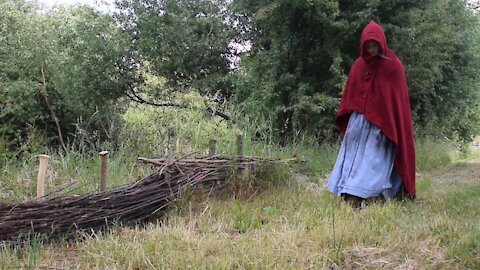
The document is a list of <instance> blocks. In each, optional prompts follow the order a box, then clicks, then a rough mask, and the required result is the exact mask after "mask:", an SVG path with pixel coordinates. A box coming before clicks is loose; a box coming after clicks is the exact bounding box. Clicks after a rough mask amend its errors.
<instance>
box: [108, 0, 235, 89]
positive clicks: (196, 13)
mask: <svg viewBox="0 0 480 270" xmlns="http://www.w3.org/2000/svg"><path fill="white" fill-rule="evenodd" d="M227 6H228V1H223V0H222V1H209V0H181V1H178V0H161V1H157V0H122V1H118V4H117V8H119V9H120V12H119V14H117V16H116V19H117V20H118V22H119V23H120V24H121V25H122V26H123V28H124V30H125V31H126V32H127V33H128V34H129V42H130V45H131V47H132V48H131V50H132V51H136V52H138V55H139V56H141V58H140V59H137V61H138V62H137V63H136V64H138V65H142V63H143V62H144V61H147V62H149V63H150V65H151V66H152V68H153V71H154V74H155V75H159V76H162V77H165V78H166V79H167V82H168V87H169V89H170V91H172V92H175V91H178V90H184V89H187V88H189V87H195V88H197V89H199V90H200V92H202V93H208V92H211V93H215V92H217V90H218V91H220V92H222V93H223V94H229V91H230V89H228V86H227V85H225V84H224V83H223V79H222V77H223V76H224V75H225V74H227V72H228V70H229V62H228V58H227V56H229V55H230V54H231V52H230V49H229V42H230V40H231V39H232V38H233V36H232V33H233V32H232V29H231V27H230V26H229V25H228V24H226V21H227V19H228V17H227V15H226V13H225V8H226V7H227Z"/></svg>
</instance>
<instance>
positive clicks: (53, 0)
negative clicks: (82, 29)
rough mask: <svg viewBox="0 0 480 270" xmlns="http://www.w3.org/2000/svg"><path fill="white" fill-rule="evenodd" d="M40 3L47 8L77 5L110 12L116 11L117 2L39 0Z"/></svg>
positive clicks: (100, 0)
mask: <svg viewBox="0 0 480 270" xmlns="http://www.w3.org/2000/svg"><path fill="white" fill-rule="evenodd" d="M38 2H39V3H41V4H45V5H46V6H47V7H53V6H59V5H75V4H80V5H88V6H92V7H96V8H98V9H99V10H102V11H106V12H108V11H111V10H113V9H114V8H113V7H114V2H115V0H38Z"/></svg>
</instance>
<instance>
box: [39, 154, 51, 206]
mask: <svg viewBox="0 0 480 270" xmlns="http://www.w3.org/2000/svg"><path fill="white" fill-rule="evenodd" d="M38 159H39V161H40V164H39V166H38V175H37V199H40V198H41V197H43V196H44V195H45V177H46V175H47V167H48V160H49V159H50V156H48V155H39V156H38Z"/></svg>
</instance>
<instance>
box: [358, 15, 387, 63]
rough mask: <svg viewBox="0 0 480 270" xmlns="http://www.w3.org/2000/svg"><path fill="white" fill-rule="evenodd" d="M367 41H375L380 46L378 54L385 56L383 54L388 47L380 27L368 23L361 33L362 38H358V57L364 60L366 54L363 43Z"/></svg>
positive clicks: (373, 23)
mask: <svg viewBox="0 0 480 270" xmlns="http://www.w3.org/2000/svg"><path fill="white" fill-rule="evenodd" d="M367 40H375V41H376V42H378V43H379V44H380V54H385V52H387V48H388V47H387V38H386V37H385V32H383V29H382V27H381V26H380V25H378V24H377V23H376V22H374V21H370V23H369V24H368V25H367V26H366V27H365V28H364V29H363V31H362V36H361V38H360V57H364V58H365V56H367V52H365V42H367ZM367 58H368V56H367Z"/></svg>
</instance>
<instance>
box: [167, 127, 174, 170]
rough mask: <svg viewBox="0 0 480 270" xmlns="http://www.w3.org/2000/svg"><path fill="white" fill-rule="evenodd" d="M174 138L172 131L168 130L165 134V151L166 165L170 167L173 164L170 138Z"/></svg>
mask: <svg viewBox="0 0 480 270" xmlns="http://www.w3.org/2000/svg"><path fill="white" fill-rule="evenodd" d="M173 136H175V134H174V131H173V129H169V130H168V132H167V149H166V164H165V165H167V166H170V165H172V164H173V150H172V138H173Z"/></svg>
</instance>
